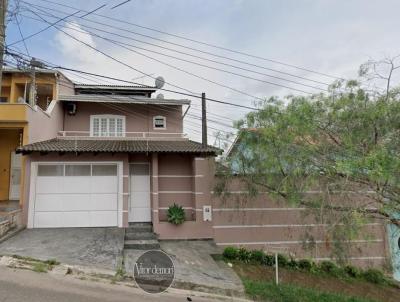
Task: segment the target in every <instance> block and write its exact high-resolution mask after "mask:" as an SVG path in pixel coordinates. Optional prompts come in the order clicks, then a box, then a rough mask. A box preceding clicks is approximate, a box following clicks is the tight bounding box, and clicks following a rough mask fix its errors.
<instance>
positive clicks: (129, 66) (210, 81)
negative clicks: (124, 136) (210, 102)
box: [30, 10, 288, 101]
mask: <svg viewBox="0 0 400 302" xmlns="http://www.w3.org/2000/svg"><path fill="white" fill-rule="evenodd" d="M30 12H32V13H33V14H35V15H36V16H37V17H39V18H40V19H42V21H43V22H46V23H49V22H48V21H47V20H45V19H44V18H42V17H41V16H40V15H39V14H37V13H36V12H34V11H32V10H30ZM54 28H56V29H57V30H58V31H60V32H62V33H64V34H65V35H67V36H69V37H70V38H72V39H73V40H75V41H77V42H79V43H81V44H83V45H85V46H87V47H89V48H90V49H92V50H94V51H96V52H98V53H100V54H102V55H104V56H105V57H107V58H109V59H111V60H113V61H115V62H117V63H119V64H121V65H123V66H125V67H128V68H129V69H132V70H134V71H136V72H139V73H141V74H143V75H147V76H149V77H151V78H153V79H156V78H155V77H153V76H151V75H150V74H148V73H145V72H143V71H141V70H139V69H137V68H135V67H133V66H132V65H129V64H127V63H125V62H123V61H121V60H119V59H117V58H115V57H113V56H111V55H109V54H107V53H106V52H104V51H102V50H99V49H98V48H96V47H94V46H92V45H90V44H88V43H86V42H84V41H82V40H80V39H78V38H76V37H74V36H73V35H70V34H69V33H67V32H65V31H64V30H62V29H60V28H59V27H57V26H56V25H54ZM71 29H72V28H71ZM97 36H98V35H97ZM98 37H100V38H102V39H104V40H106V41H110V40H109V39H107V38H104V37H101V36H98ZM113 44H115V43H113ZM119 46H120V47H122V48H126V49H127V50H129V51H132V52H135V53H137V54H139V55H142V56H144V57H146V58H149V59H151V60H154V61H156V62H159V63H161V64H163V65H166V66H169V67H171V68H173V69H176V70H179V71H181V72H183V73H186V74H188V75H191V76H193V77H196V78H199V79H201V80H204V81H206V82H209V83H212V84H215V85H217V86H221V87H224V88H227V89H230V90H232V91H235V92H237V93H240V94H243V95H246V96H249V97H252V98H255V99H258V100H261V101H264V99H262V98H259V97H257V96H254V95H251V94H249V93H247V92H244V91H241V90H239V89H236V88H234V87H230V86H228V85H225V84H222V83H219V82H216V81H213V80H210V79H208V78H206V77H203V76H199V75H197V74H194V73H192V72H190V71H187V70H184V69H182V68H179V67H176V66H174V65H171V64H169V63H165V62H163V61H161V60H158V59H155V58H153V57H150V56H147V55H145V54H142V53H140V52H138V51H135V50H132V49H129V48H127V47H126V46H123V45H119ZM165 83H166V84H168V85H170V86H173V87H175V88H179V89H182V90H184V91H188V92H190V93H193V92H192V91H190V90H188V89H186V88H183V87H182V86H178V85H176V84H172V83H171V82H167V81H165ZM280 86H282V87H285V86H283V85H280ZM286 88H288V87H286Z"/></svg>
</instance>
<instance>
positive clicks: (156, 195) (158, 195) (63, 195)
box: [17, 84, 219, 239]
mask: <svg viewBox="0 0 400 302" xmlns="http://www.w3.org/2000/svg"><path fill="white" fill-rule="evenodd" d="M155 91H156V88H151V87H148V86H143V87H142V86H114V85H76V84H75V85H71V87H70V89H69V90H68V89H65V92H66V94H65V95H59V96H58V103H59V104H58V105H59V106H60V108H61V109H62V114H61V115H59V118H61V119H62V120H61V121H59V123H57V125H60V126H59V127H60V129H58V130H59V131H58V135H57V137H54V138H51V139H47V140H44V141H39V142H36V143H33V144H28V145H24V146H22V147H19V148H18V149H17V152H18V153H21V154H22V155H24V156H25V158H26V161H25V162H26V173H25V188H24V190H25V194H24V196H25V200H24V202H23V213H24V215H23V220H24V221H25V223H26V224H27V226H28V228H62V227H111V226H114V227H127V226H128V224H129V223H130V222H151V223H152V224H153V229H154V232H155V233H157V234H158V235H159V237H160V238H161V239H163V238H212V237H213V228H212V222H210V221H207V219H204V217H203V211H204V209H207V207H208V206H210V202H211V192H210V186H211V184H210V181H212V179H213V177H212V176H213V175H212V173H213V163H214V157H215V156H216V155H217V153H218V152H219V150H218V149H216V148H214V147H211V146H207V145H203V144H201V143H197V142H194V141H191V140H189V139H188V138H187V137H186V135H185V134H184V133H183V117H184V112H183V107H185V106H188V105H190V101H189V100H177V99H163V98H153V97H152V94H153V93H154V92H155ZM67 93H68V94H67ZM44 127H45V126H44ZM37 129H40V126H38V127H37ZM39 131H40V130H39ZM174 203H177V204H179V205H181V206H183V208H184V209H185V212H186V222H185V223H184V224H183V225H182V226H179V227H175V226H173V225H171V224H169V223H168V222H167V216H166V212H167V209H168V207H169V206H170V205H172V204H174Z"/></svg>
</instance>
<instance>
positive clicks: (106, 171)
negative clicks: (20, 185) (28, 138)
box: [33, 163, 118, 228]
mask: <svg viewBox="0 0 400 302" xmlns="http://www.w3.org/2000/svg"><path fill="white" fill-rule="evenodd" d="M117 225H118V167H117V164H99V163H90V164H88V163H85V164H67V163H65V164H38V167H37V176H36V181H35V200H34V211H33V227H34V228H57V227H104V226H117Z"/></svg>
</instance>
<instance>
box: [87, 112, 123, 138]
mask: <svg viewBox="0 0 400 302" xmlns="http://www.w3.org/2000/svg"><path fill="white" fill-rule="evenodd" d="M90 136H101V137H104V136H108V137H115V136H117V137H123V136H125V116H122V115H91V116H90Z"/></svg>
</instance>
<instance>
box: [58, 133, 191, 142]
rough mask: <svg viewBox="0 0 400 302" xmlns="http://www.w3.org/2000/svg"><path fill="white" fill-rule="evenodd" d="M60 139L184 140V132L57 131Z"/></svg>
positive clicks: (185, 135) (185, 137) (185, 136)
mask: <svg viewBox="0 0 400 302" xmlns="http://www.w3.org/2000/svg"><path fill="white" fill-rule="evenodd" d="M58 138H60V139H80V140H89V139H93V140H186V139H188V137H187V134H185V133H175V132H123V133H122V134H121V133H118V134H116V135H107V136H101V135H100V136H95V135H91V132H89V131H59V132H58Z"/></svg>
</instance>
